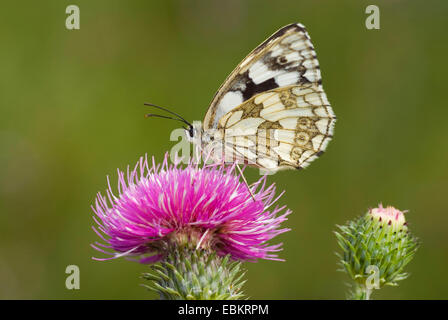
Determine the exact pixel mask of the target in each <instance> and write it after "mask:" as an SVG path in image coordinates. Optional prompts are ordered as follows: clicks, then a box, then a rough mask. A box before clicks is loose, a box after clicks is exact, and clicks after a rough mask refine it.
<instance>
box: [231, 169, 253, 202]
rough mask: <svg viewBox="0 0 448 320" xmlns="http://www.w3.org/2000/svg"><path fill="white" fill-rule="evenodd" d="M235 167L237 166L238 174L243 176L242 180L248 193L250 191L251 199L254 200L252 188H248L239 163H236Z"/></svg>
mask: <svg viewBox="0 0 448 320" xmlns="http://www.w3.org/2000/svg"><path fill="white" fill-rule="evenodd" d="M236 167H237V169H238V171H239V172H240V175H241V177H242V178H243V181H244V183H245V184H246V187H247V190H248V191H249V193H250V195H251V197H252V199H253V200H254V201H255V196H254V194H253V193H252V190H250V187H249V184H248V183H247V180H246V177H245V176H244V174H243V170H241V168H240V165H239V164H236Z"/></svg>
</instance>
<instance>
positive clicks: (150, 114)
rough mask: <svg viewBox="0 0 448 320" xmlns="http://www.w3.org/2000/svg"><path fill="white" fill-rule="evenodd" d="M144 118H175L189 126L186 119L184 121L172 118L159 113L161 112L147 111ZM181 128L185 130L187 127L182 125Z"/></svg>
mask: <svg viewBox="0 0 448 320" xmlns="http://www.w3.org/2000/svg"><path fill="white" fill-rule="evenodd" d="M145 118H162V119H169V120H176V121H180V122H182V123H185V124H187V125H188V126H191V125H190V123H189V122H188V121H184V120H183V119H178V118H173V117H169V116H164V115H161V114H154V113H147V114H145ZM183 128H184V129H185V130H188V128H186V127H183Z"/></svg>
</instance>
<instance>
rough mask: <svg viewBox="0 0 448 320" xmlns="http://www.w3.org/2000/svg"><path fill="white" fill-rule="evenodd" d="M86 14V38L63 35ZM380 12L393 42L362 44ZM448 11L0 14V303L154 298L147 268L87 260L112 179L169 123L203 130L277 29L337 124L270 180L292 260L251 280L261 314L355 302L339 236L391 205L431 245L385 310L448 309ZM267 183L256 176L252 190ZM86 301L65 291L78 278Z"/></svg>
mask: <svg viewBox="0 0 448 320" xmlns="http://www.w3.org/2000/svg"><path fill="white" fill-rule="evenodd" d="M69 4H76V5H78V6H79V8H80V11H81V29H80V30H74V31H70V30H67V29H66V28H65V19H66V16H67V15H66V14H65V8H66V6H67V5H69ZM369 4H377V5H378V6H379V7H380V10H381V30H367V29H366V28H365V19H366V17H367V15H366V14H365V8H366V7H367V5H369ZM447 9H448V6H447V2H446V1H442V0H440V1H404V0H403V1H399V0H395V1H391V0H389V1H365V0H350V1H347V0H339V1H334V0H332V1H330V0H327V1H323V0H322V1H316V0H308V1H283V0H277V1H267V0H266V1H260V0H252V1H236V0H232V1H229V0H227V1H218V0H202V1H198V0H178V1H174V0H172V1H124V0H122V1H105V0H102V1H87V0H76V1H61V0H57V1H56V0H54V1H40V2H38V3H37V2H35V1H33V2H32V1H14V2H13V1H8V2H4V3H3V4H2V8H1V11H0V110H1V116H0V150H1V152H0V298H3V299H10V298H23V299H35V298H38V299H81V298H82V299H94V298H96V299H109V298H111V299H147V298H153V297H155V296H154V295H152V294H150V293H147V292H146V291H145V289H144V288H142V287H140V286H139V284H140V283H141V282H142V281H141V279H139V275H140V274H141V273H142V272H144V271H146V270H147V267H146V266H144V265H139V264H137V263H133V262H129V261H126V260H114V261H109V262H96V261H92V260H91V257H92V256H101V254H98V253H97V252H95V251H94V250H93V249H92V248H90V246H89V244H90V243H92V242H94V241H96V240H98V239H97V236H96V235H95V233H94V232H93V231H92V230H91V225H92V224H93V221H92V218H91V215H92V212H91V209H90V205H91V204H92V203H93V201H94V197H95V194H96V193H97V192H98V191H104V190H105V188H106V175H108V174H110V175H111V176H112V177H113V179H114V178H115V177H116V174H115V172H116V168H122V169H123V168H125V167H126V166H127V165H128V164H131V165H133V164H134V163H135V162H136V161H137V160H138V158H139V157H140V156H141V155H143V154H145V153H148V154H149V155H155V156H156V157H157V159H161V158H162V155H163V154H164V152H165V151H166V150H169V149H170V148H171V147H172V146H173V145H174V144H175V142H170V141H169V134H170V132H171V131H172V130H173V129H174V128H175V127H176V126H177V125H176V124H175V123H174V122H173V123H170V122H165V121H164V120H155V119H154V120H148V119H144V117H143V114H144V113H145V112H146V111H148V110H147V109H145V108H143V107H142V103H143V102H152V103H157V104H160V105H164V106H169V107H171V108H173V109H174V110H176V111H178V112H180V113H181V114H183V115H185V117H187V118H188V119H190V120H201V119H202V118H203V116H204V115H205V112H206V109H207V107H208V104H209V102H210V100H211V98H212V96H213V94H214V92H215V91H216V90H217V88H218V87H219V85H220V84H221V82H222V81H223V80H224V79H225V78H226V76H227V75H228V74H229V73H230V72H231V71H232V70H233V68H234V67H235V66H236V65H237V64H238V63H239V62H240V60H241V59H242V58H243V57H244V56H245V55H246V54H247V53H248V52H249V51H250V50H252V49H253V48H254V47H255V46H257V45H258V44H259V43H261V42H262V41H263V40H264V39H265V38H267V37H268V36H269V35H270V34H272V33H273V32H274V31H276V30H277V29H278V28H280V27H282V26H284V25H286V24H289V23H291V22H301V23H303V24H304V25H305V26H306V27H307V28H308V31H309V33H310V35H311V38H312V40H313V43H314V45H315V47H316V50H317V53H318V59H319V61H320V64H321V68H322V74H323V84H324V88H325V90H326V92H327V94H328V97H329V100H330V102H331V103H332V105H333V108H334V111H335V113H336V114H337V116H338V119H339V120H338V122H337V123H336V128H335V138H334V140H333V141H332V142H331V143H330V145H329V148H328V149H327V152H326V154H325V155H324V156H323V157H322V158H320V159H319V160H317V161H316V162H314V163H313V164H312V165H311V166H310V167H309V168H308V169H307V170H304V171H301V172H294V171H286V172H280V173H278V174H276V175H274V176H270V177H269V181H270V182H275V183H277V185H278V187H279V189H285V190H286V191H287V192H286V194H285V196H284V197H283V198H282V199H281V201H280V203H282V204H287V205H288V206H289V207H290V208H291V209H292V210H293V211H294V212H293V214H292V215H290V218H289V220H288V221H287V223H286V226H287V227H290V228H292V231H291V232H289V233H287V234H284V235H282V236H280V237H279V238H278V239H277V241H282V242H284V251H283V252H282V253H281V256H282V257H283V258H285V259H286V262H272V261H261V262H258V263H248V264H246V266H247V268H248V269H249V270H248V280H249V281H248V282H247V285H246V287H245V291H246V293H247V294H248V295H249V296H250V297H252V298H257V299H343V298H345V286H344V281H345V280H347V278H346V275H345V274H343V273H340V272H336V269H337V267H336V262H337V258H336V256H335V255H334V252H335V251H336V250H337V245H336V241H335V237H334V235H333V233H332V231H333V230H334V229H335V224H342V223H344V222H345V221H347V220H348V219H352V218H354V217H356V216H358V215H360V214H362V213H364V212H365V211H366V210H367V208H368V207H372V206H376V205H377V204H378V203H379V202H383V204H385V205H394V206H396V207H397V208H400V209H408V210H409V211H410V212H409V213H408V214H407V215H406V217H407V220H408V221H409V224H410V228H411V230H412V232H413V233H414V234H415V235H417V236H418V237H419V238H420V239H421V241H422V246H421V248H420V250H419V251H418V253H417V254H416V256H415V259H414V260H413V261H412V262H411V263H410V265H409V266H408V268H407V270H408V271H409V272H411V273H412V275H411V277H410V278H409V279H408V280H405V281H403V282H402V284H401V285H400V286H399V287H398V288H391V287H389V288H386V289H383V290H381V291H380V292H375V293H374V295H373V298H383V299H406V298H407V299H430V298H435V299H440V298H448V287H447V285H448V274H447V272H446V271H447V267H448V241H447V240H448V234H447V230H448V228H447V224H448V215H447V209H446V208H447V187H448V168H447V159H448V144H447V138H448V131H447V125H446V119H447V117H448V106H447V102H446V101H447V100H446V99H447V98H446V94H447V90H446V89H447V88H446V83H447V82H446V75H447V74H448V72H447V71H448V70H447V66H448V64H447V62H446V59H447V56H448V42H447V41H446V40H447V38H446V32H447V30H448V19H447V18H446V17H447V13H448V12H447ZM247 178H248V179H249V180H250V181H254V180H255V179H257V178H258V171H257V170H252V169H251V170H250V172H249V173H248V174H247ZM70 264H75V265H78V266H79V267H80V270H81V289H80V290H74V291H69V290H67V289H66V288H65V278H66V276H67V275H66V274H65V268H66V266H67V265H70Z"/></svg>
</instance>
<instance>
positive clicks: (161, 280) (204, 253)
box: [143, 246, 245, 300]
mask: <svg viewBox="0 0 448 320" xmlns="http://www.w3.org/2000/svg"><path fill="white" fill-rule="evenodd" d="M240 268H241V262H231V261H229V256H226V257H220V256H218V255H217V254H216V253H215V252H212V251H209V250H204V249H192V248H191V247H188V246H180V247H179V246H172V247H171V248H169V254H168V255H167V256H166V257H165V259H164V260H163V261H162V262H160V263H158V264H155V265H153V266H151V272H150V273H146V274H144V275H143V277H144V278H145V279H147V280H150V281H151V283H150V285H145V286H146V287H147V288H148V289H150V290H153V291H156V292H157V293H158V294H159V296H160V299H161V300H236V299H241V298H243V293H242V292H241V290H240V288H241V287H242V285H243V284H244V282H245V281H241V279H242V277H243V274H241V272H240Z"/></svg>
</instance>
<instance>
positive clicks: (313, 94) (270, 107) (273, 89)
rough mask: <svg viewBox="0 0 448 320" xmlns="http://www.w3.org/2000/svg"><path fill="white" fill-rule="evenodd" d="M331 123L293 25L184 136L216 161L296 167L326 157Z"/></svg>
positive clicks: (310, 56)
mask: <svg viewBox="0 0 448 320" xmlns="http://www.w3.org/2000/svg"><path fill="white" fill-rule="evenodd" d="M335 121H336V117H335V115H334V113H333V110H332V108H331V106H330V103H329V102H328V99H327V97H326V94H325V92H324V90H323V88H322V78H321V73H320V67H319V63H318V61H317V58H316V53H315V51H314V47H313V45H312V43H311V41H310V37H309V36H308V33H307V32H306V30H305V27H304V26H303V25H301V24H290V25H288V26H285V27H283V28H281V29H280V30H278V31H277V32H276V33H274V34H273V35H272V36H271V37H269V38H268V39H267V40H266V41H264V42H263V43H262V44H260V45H259V46H258V47H257V48H255V49H254V50H253V51H252V52H251V53H250V54H249V55H248V56H247V57H246V58H245V59H243V61H242V62H241V63H240V64H239V65H238V66H237V67H236V68H235V70H234V71H233V72H232V73H231V74H230V75H229V76H228V77H227V79H226V81H225V82H224V83H223V84H222V86H221V87H220V88H219V90H218V92H217V93H216V94H215V96H214V98H213V100H212V102H211V104H210V108H209V109H208V111H207V114H206V115H205V118H204V121H203V122H202V124H201V125H200V126H199V127H195V128H190V129H189V130H188V136H189V137H190V139H191V140H192V141H193V142H194V143H197V144H198V145H199V147H200V149H201V150H202V151H205V152H207V153H208V154H209V155H211V158H212V159H213V160H214V161H217V162H219V161H225V162H235V161H238V162H240V163H241V162H243V163H246V164H248V165H252V166H255V167H260V168H263V169H265V170H268V171H277V170H281V169H288V168H296V169H301V168H304V167H306V166H307V165H309V164H310V163H311V161H313V160H314V159H315V158H317V157H318V156H320V155H321V154H322V153H323V151H324V150H325V148H326V147H327V145H328V142H329V141H330V140H331V138H332V136H333V127H334V123H335Z"/></svg>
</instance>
